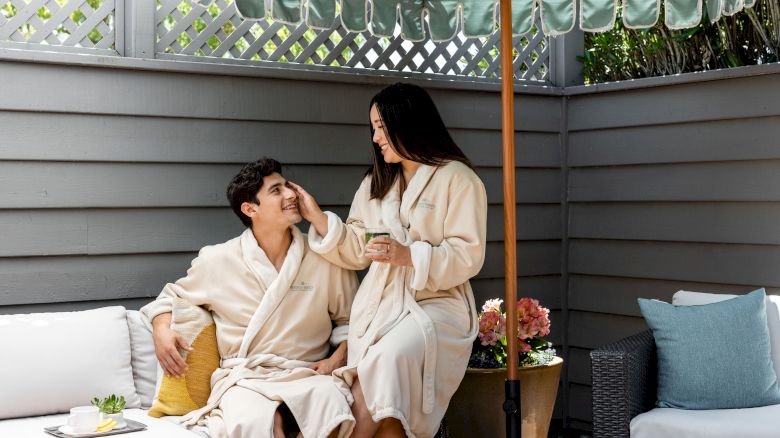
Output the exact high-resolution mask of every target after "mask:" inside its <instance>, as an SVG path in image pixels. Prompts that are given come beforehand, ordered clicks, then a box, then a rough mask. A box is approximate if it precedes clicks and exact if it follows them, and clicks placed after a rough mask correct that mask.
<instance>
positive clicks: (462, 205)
mask: <svg viewBox="0 0 780 438" xmlns="http://www.w3.org/2000/svg"><path fill="white" fill-rule="evenodd" d="M448 189H449V195H448V197H447V199H448V202H447V213H446V216H445V218H444V233H443V235H444V238H443V240H442V241H441V243H440V244H439V245H433V246H432V247H431V250H430V264H429V266H428V267H427V268H428V273H427V279H426V280H425V287H424V289H428V290H434V291H436V290H448V289H451V288H453V287H455V286H458V285H461V284H463V283H465V282H467V281H468V280H469V279H470V278H472V277H474V276H475V275H477V273H478V272H479V271H480V269H482V264H483V263H484V261H485V242H486V238H487V237H486V236H487V195H486V194H485V186H484V185H483V184H482V181H480V180H479V177H477V175H476V174H474V173H473V172H472V171H470V170H469V173H468V174H467V175H464V174H462V173H459V174H455V175H453V178H452V180H451V181H450V184H449V187H448Z"/></svg>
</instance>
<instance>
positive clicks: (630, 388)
mask: <svg viewBox="0 0 780 438" xmlns="http://www.w3.org/2000/svg"><path fill="white" fill-rule="evenodd" d="M590 362H591V367H592V375H593V386H592V390H593V436H594V437H597V438H601V437H608V438H611V437H615V438H617V437H620V438H622V437H628V436H629V435H630V429H629V424H630V423H631V419H632V418H634V417H635V416H637V415H639V414H641V413H642V412H646V411H649V410H650V409H652V408H653V406H654V404H655V397H656V385H657V383H656V352H655V340H654V339H653V334H652V332H651V331H650V330H647V331H644V332H642V333H638V334H636V335H633V336H629V337H627V338H624V339H621V340H620V341H618V342H615V343H614V344H609V345H606V346H604V347H601V348H598V349H596V350H593V351H591V352H590Z"/></svg>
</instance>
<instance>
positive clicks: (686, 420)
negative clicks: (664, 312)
mask: <svg viewBox="0 0 780 438" xmlns="http://www.w3.org/2000/svg"><path fill="white" fill-rule="evenodd" d="M679 294H682V295H679ZM733 296H734V295H715V294H704V293H701V294H700V293H692V292H678V293H677V294H675V298H674V300H673V303H674V304H679V305H691V304H707V303H710V302H715V301H720V300H723V299H727V298H728V297H733ZM772 312H774V314H775V315H774V316H770V317H769V318H768V319H769V322H768V327H769V336H770V339H772V342H773V351H772V358H773V360H775V361H777V360H778V353H780V351H777V350H776V348H775V346H776V345H777V342H778V341H780V326H778V321H780V319H778V314H780V297H778V296H772V297H768V298H767V313H769V314H771V313H772ZM590 360H591V375H592V397H593V436H594V437H596V438H601V437H606V438H612V437H615V438H617V437H621V438H622V437H629V436H631V437H633V438H650V437H662V436H674V437H676V438H689V437H702V438H704V437H707V438H720V437H736V436H739V437H741V438H747V437H756V438H758V437H771V436H778V431H780V405H770V406H762V407H754V408H745V409H709V410H685V409H674V408H656V407H655V401H656V390H657V383H658V380H657V354H656V344H655V339H654V337H653V333H652V331H650V330H646V331H643V332H640V333H637V334H635V335H632V336H629V337H626V338H623V339H621V340H619V341H617V342H614V343H612V344H609V345H605V346H603V347H600V348H597V349H595V350H592V351H591V352H590ZM702 365H703V366H705V365H706V364H702ZM749 366H750V364H746V363H734V372H735V373H736V372H750V370H749Z"/></svg>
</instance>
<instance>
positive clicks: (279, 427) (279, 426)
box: [274, 410, 285, 438]
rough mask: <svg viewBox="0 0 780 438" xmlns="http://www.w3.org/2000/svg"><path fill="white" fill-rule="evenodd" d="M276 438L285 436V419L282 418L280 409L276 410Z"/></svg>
mask: <svg viewBox="0 0 780 438" xmlns="http://www.w3.org/2000/svg"><path fill="white" fill-rule="evenodd" d="M274 438H285V436H284V419H282V414H280V413H279V411H278V410H277V411H276V412H274Z"/></svg>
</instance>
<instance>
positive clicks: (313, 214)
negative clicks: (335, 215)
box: [287, 181, 328, 236]
mask: <svg viewBox="0 0 780 438" xmlns="http://www.w3.org/2000/svg"><path fill="white" fill-rule="evenodd" d="M287 184H289V185H290V187H291V188H292V189H293V190H295V193H296V194H297V195H298V211H299V212H300V213H301V216H303V218H304V219H306V220H307V221H309V222H310V223H311V224H312V225H313V226H314V229H315V230H317V233H319V234H320V235H322V236H325V235H326V234H328V216H326V215H325V213H323V212H322V209H321V208H320V206H319V204H317V200H316V199H314V196H312V195H310V194H309V192H307V191H306V190H304V189H303V187H301V186H299V185H298V184H295V183H294V182H292V181H287Z"/></svg>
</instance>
